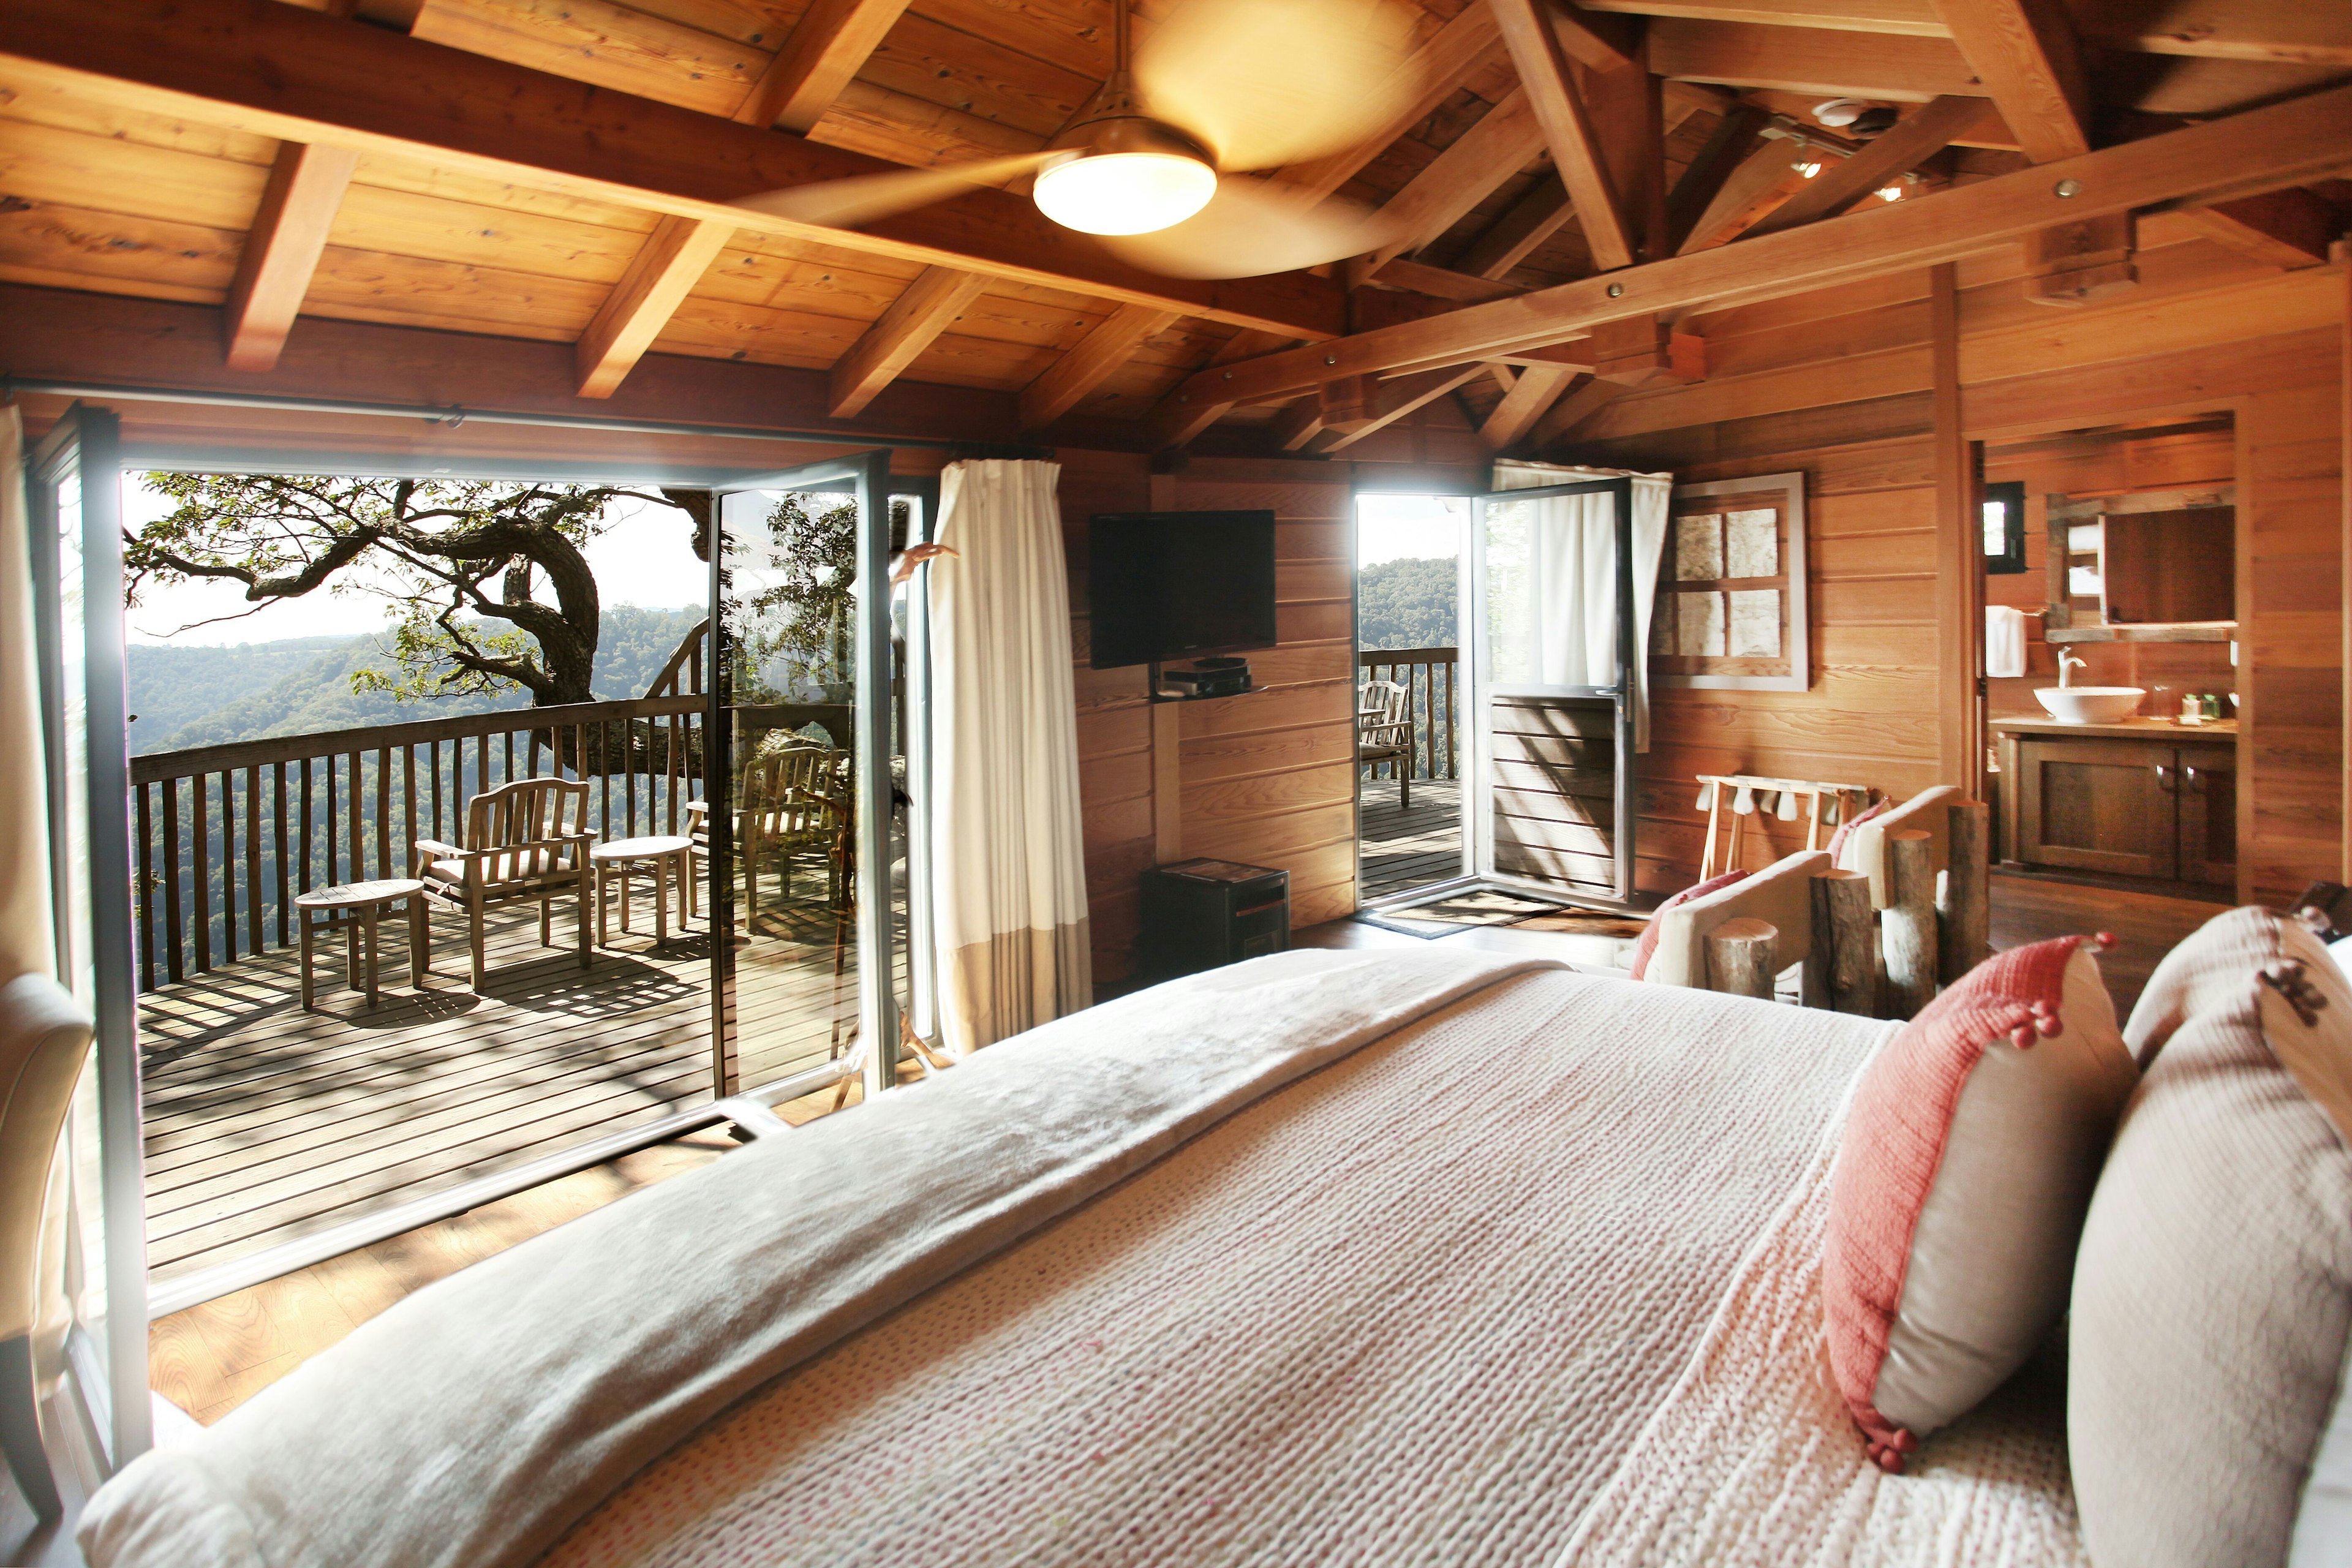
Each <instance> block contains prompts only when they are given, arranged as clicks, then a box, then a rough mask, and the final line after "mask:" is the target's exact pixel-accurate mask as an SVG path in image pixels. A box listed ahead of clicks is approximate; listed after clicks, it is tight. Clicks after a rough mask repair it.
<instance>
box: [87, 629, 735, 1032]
mask: <svg viewBox="0 0 2352 1568" xmlns="http://www.w3.org/2000/svg"><path fill="white" fill-rule="evenodd" d="M676 662H678V661H673V663H676ZM696 662H697V663H698V661H696ZM666 673H667V672H666ZM699 674H700V671H699V669H698V668H696V669H693V670H691V671H690V672H688V679H687V681H685V682H677V681H675V680H674V681H673V682H672V684H673V686H675V685H677V684H691V685H699V684H700V681H699V679H698V676H699ZM704 704H705V699H703V698H702V697H699V696H696V695H692V694H685V693H682V694H679V695H676V696H663V697H644V698H636V699H633V700H627V701H621V702H581V703H573V704H569V705H566V706H562V707H556V708H528V709H520V710H509V711H506V712H499V713H474V714H467V715H465V716H462V717H457V718H440V719H424V720H418V721H414V722H411V723H405V724H379V725H374V726H371V727H369V728H366V729H358V730H337V731H326V732H323V733H319V734H310V735H285V736H273V737H270V738H268V739H265V740H259V741H240V742H236V743H234V744H230V745H223V746H199V747H195V748H193V749H191V750H187V751H180V752H151V753H149V754H148V755H145V756H140V757H133V758H131V813H132V819H133V831H134V845H135V853H136V854H137V856H138V869H137V886H136V888H135V889H134V892H135V895H136V901H137V915H138V926H139V979H140V984H142V986H144V987H148V988H151V989H152V987H153V986H154V985H155V984H157V981H158V978H159V974H160V977H161V978H163V979H168V980H181V979H184V978H185V977H186V976H187V975H189V974H190V973H202V972H203V971H205V970H208V969H211V968H212V967H214V965H215V963H228V962H232V961H234V960H235V959H236V958H237V957H238V956H239V955H240V954H243V955H247V956H250V955H254V954H257V953H259V952H262V950H263V949H264V947H265V946H268V945H270V944H272V943H274V944H275V945H276V946H278V947H281V948H282V947H287V946H290V945H291V944H292V942H293V941H294V937H295V931H294V927H293V915H294V900H295V899H296V898H297V897H299V895H300V894H302V893H303V892H305V891H308V890H309V889H313V888H322V887H327V886H331V885H332V884H334V883H338V882H353V881H361V880H365V879H370V878H377V877H405V876H407V875H409V863H410V855H409V847H410V846H411V845H412V844H413V843H415V840H417V839H418V838H438V839H441V840H444V841H445V842H446V841H451V840H452V839H453V836H455V835H458V834H462V833H463V832H464V831H465V821H466V805H467V802H468V801H470V800H471V799H472V798H473V797H474V796H475V795H477V794H479V793H480V792H481V791H483V790H486V789H488V788H490V787H491V786H493V785H495V784H504V783H505V782H507V781H508V780H509V779H517V778H526V777H530V778H535V777H538V776H540V774H541V773H562V775H563V776H565V777H567V778H585V779H587V780H588V782H589V785H590V790H589V807H590V821H591V823H592V825H593V826H594V828H595V829H596V831H597V833H598V834H599V835H600V836H601V837H604V838H606V839H613V838H627V837H635V836H637V835H639V834H646V833H677V832H678V831H680V824H681V823H683V822H684V821H685V820H686V803H687V802H688V800H691V799H694V798H696V797H697V796H698V795H699V794H700V793H701V774H702V715H703V710H704ZM469 742H470V744H469Z"/></svg>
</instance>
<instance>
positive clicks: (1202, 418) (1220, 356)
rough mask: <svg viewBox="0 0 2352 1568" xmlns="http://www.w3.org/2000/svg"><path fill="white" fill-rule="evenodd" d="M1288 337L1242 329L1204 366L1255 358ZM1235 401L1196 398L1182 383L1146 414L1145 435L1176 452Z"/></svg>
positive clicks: (1160, 448) (1156, 447) (1152, 445)
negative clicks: (1200, 399) (1196, 399)
mask: <svg viewBox="0 0 2352 1568" xmlns="http://www.w3.org/2000/svg"><path fill="white" fill-rule="evenodd" d="M1287 342H1288V340H1286V339H1284V338H1279V337H1276V336H1275V335H1274V334H1272V333H1270V332H1253V331H1240V332H1235V333H1234V335H1233V336H1232V337H1231V338H1229V339H1228V340H1226V342H1225V343H1224V345H1223V347H1221V348H1219V349H1218V350H1217V352H1216V353H1213V354H1211V355H1210V356H1209V360H1208V363H1206V364H1204V365H1202V367H1201V368H1202V370H1214V369H1216V368H1217V367H1218V366H1220V365H1228V364H1233V363H1237V362H1239V361H1241V360H1245V359H1255V358H1256V357H1258V356H1259V355H1260V354H1265V353H1272V352H1273V351H1275V350H1276V349H1279V348H1283V347H1285V346H1286V344H1287ZM1233 409H1234V404H1233V403H1231V402H1230V401H1228V402H1222V403H1220V402H1215V401H1213V400H1206V399H1204V400H1202V401H1200V402H1195V401H1193V398H1192V393H1191V392H1189V391H1188V390H1186V388H1185V386H1184V385H1183V384H1181V383H1179V384H1177V386H1176V387H1175V389H1174V390H1173V391H1171V392H1170V393H1169V394H1168V395H1166V396H1165V397H1162V398H1161V399H1160V404H1159V406H1157V407H1156V408H1154V409H1152V411H1151V412H1150V414H1149V415H1147V416H1145V417H1144V420H1143V426H1144V431H1145V439H1146V442H1147V444H1148V446H1149V449H1150V450H1151V451H1153V452H1172V451H1175V450H1178V449H1180V448H1181V447H1186V446H1189V445H1191V443H1192V439H1193V437H1197V436H1199V435H1200V434H1201V432H1202V431H1203V430H1206V429H1207V428H1208V427H1209V426H1212V425H1214V424H1215V423H1216V422H1217V421H1218V420H1220V419H1223V417H1224V416H1226V415H1227V414H1229V413H1231V412H1233Z"/></svg>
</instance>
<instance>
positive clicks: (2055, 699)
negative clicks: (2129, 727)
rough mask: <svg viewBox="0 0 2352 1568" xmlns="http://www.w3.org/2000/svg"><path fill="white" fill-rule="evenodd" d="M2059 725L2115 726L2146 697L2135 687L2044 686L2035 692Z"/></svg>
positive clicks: (2044, 708)
mask: <svg viewBox="0 0 2352 1568" xmlns="http://www.w3.org/2000/svg"><path fill="white" fill-rule="evenodd" d="M2033 695H2034V697H2035V698H2036V699H2038V700H2040V702H2041V703H2042V708H2043V710H2045V711H2047V712H2048V713H2049V715H2050V717H2052V718H2053V719H2055V720H2057V721H2059V722H2060V723H2061V724H2116V723H2120V722H2122V721H2124V720H2126V719H2128V718H2130V717H2131V716H2132V715H2133V714H2134V713H2137V712H2138V711H2139V700H2140V699H2141V698H2143V697H2145V696H2147V689H2146V688H2145V687H2138V686H2044V687H2042V688H2041V689H2039V690H2037V691H2035V692H2034V694H2033Z"/></svg>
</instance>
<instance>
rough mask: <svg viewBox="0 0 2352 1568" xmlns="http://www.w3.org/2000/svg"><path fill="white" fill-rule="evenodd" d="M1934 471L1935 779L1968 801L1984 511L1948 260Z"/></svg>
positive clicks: (1936, 280)
mask: <svg viewBox="0 0 2352 1568" xmlns="http://www.w3.org/2000/svg"><path fill="white" fill-rule="evenodd" d="M1927 302H1928V336H1929V344H1930V347H1929V359H1930V361H1931V363H1932V366H1933V368H1932V371H1931V373H1930V374H1931V376H1932V380H1933V384H1934V405H1935V411H1936V415H1935V418H1936V424H1935V437H1934V440H1933V446H1934V449H1935V473H1936V584H1935V595H1934V597H1935V604H1936V646H1937V648H1938V649H1939V650H1941V653H1942V658H1940V660H1939V661H1938V666H1937V675H1936V720H1937V722H1936V731H1937V752H1939V753H1940V756H1939V762H1940V764H1941V765H1940V768H1939V771H1938V772H1937V775H1936V776H1937V777H1938V778H1940V779H1944V780H1947V781H1948V782H1951V783H1954V784H1959V785H1960V786H1961V788H1963V789H1965V790H1966V791H1968V792H1969V794H1970V795H1978V794H1979V792H1980V791H1981V790H1982V789H1983V787H1984V775H1985V734H1984V704H1983V702H1982V701H1981V700H1979V697H1978V695H1977V692H1978V688H1979V676H1980V675H1981V673H1982V672H1983V670H1984V630H1985V616H1984V598H1985V594H1984V584H1985V574H1984V524H1983V521H1982V519H1983V516H1984V512H1983V508H1982V503H1981V501H1980V500H1979V492H1978V489H1977V480H1978V478H1979V468H1980V464H1979V455H1978V453H1977V452H1976V451H1974V450H1972V448H1971V446H1970V443H1969V439H1968V437H1967V436H1966V434H1965V433H1964V432H1963V431H1962V429H1961V410H1960V287H1959V278H1958V268H1955V267H1954V266H1953V265H1952V264H1951V263H1950V262H1945V263H1943V264H1942V265H1940V266H1937V267H1935V268H1930V269H1929V271H1928V291H1927Z"/></svg>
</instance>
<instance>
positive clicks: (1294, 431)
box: [1268, 396, 1323, 452]
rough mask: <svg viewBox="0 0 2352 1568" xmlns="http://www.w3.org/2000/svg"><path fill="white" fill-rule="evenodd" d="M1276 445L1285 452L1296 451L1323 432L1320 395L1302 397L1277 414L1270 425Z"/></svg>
mask: <svg viewBox="0 0 2352 1568" xmlns="http://www.w3.org/2000/svg"><path fill="white" fill-rule="evenodd" d="M1268 428H1269V429H1270V430H1271V431H1272V433H1273V436H1274V444H1275V446H1276V447H1277V448H1279V449H1280V450H1282V451H1285V452H1296V451H1297V450H1298V449H1299V448H1300V447H1304V446H1306V445H1307V443H1308V442H1309V441H1312V440H1313V439H1315V437H1318V436H1319V435H1321V434H1322V433H1323V399H1322V398H1321V397H1320V396H1307V397H1302V398H1300V399H1299V400H1298V401H1297V402H1296V403H1294V404H1292V405H1290V406H1289V407H1287V408H1286V409H1284V410H1283V411H1282V412H1281V413H1280V414H1277V415H1276V416H1275V419H1274V424H1273V425H1272V426H1269V427H1268Z"/></svg>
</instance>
